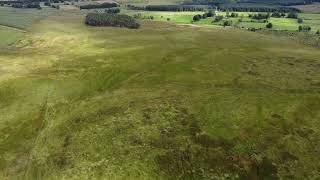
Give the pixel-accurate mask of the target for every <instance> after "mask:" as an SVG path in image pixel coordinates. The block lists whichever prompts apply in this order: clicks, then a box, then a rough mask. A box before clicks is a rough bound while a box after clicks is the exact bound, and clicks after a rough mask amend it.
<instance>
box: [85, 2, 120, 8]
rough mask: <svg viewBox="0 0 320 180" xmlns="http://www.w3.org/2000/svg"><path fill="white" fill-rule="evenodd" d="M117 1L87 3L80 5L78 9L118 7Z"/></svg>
mask: <svg viewBox="0 0 320 180" xmlns="http://www.w3.org/2000/svg"><path fill="white" fill-rule="evenodd" d="M118 6H119V5H118V4H117V3H108V2H105V3H102V4H87V5H82V6H80V9H101V8H114V7H118Z"/></svg>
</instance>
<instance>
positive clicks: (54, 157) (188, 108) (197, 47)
mask: <svg viewBox="0 0 320 180" xmlns="http://www.w3.org/2000/svg"><path fill="white" fill-rule="evenodd" d="M142 23H143V24H142V28H141V29H139V30H129V29H121V28H98V27H87V26H85V25H84V24H83V16H82V15H77V14H76V13H73V14H70V13H68V12H65V11H57V12H54V13H53V14H51V15H50V16H49V17H47V18H45V19H42V20H41V21H38V22H36V23H35V24H33V26H32V28H30V32H28V33H27V34H26V35H25V36H24V37H23V38H22V39H21V40H20V41H19V42H17V43H16V44H15V46H16V50H15V51H8V52H1V53H0V179H27V180H28V179H30V180H31V179H32V180H34V179H57V180H58V179H68V180H69V179H262V178H263V179H317V178H318V177H319V171H318V170H319V168H320V163H319V162H320V157H319V148H318V147H319V146H320V144H319V142H320V139H319V138H320V124H319V121H318V120H319V118H320V68H319V67H320V51H319V49H316V48H312V47H308V46H304V45H302V44H298V43H295V42H294V41H291V40H289V39H287V38H286V37H276V36H272V35H264V34H260V33H254V32H249V31H242V30H238V29H232V28H230V29H227V30H226V29H224V28H208V27H195V26H184V25H177V24H172V23H166V22H154V21H143V22H142Z"/></svg>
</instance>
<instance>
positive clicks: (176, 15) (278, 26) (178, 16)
mask: <svg viewBox="0 0 320 180" xmlns="http://www.w3.org/2000/svg"><path fill="white" fill-rule="evenodd" d="M124 12H125V13H127V14H130V15H134V14H141V15H142V17H143V16H146V17H148V16H153V17H154V20H156V21H168V20H167V19H168V18H169V19H170V21H171V22H174V23H181V24H198V25H219V26H222V25H223V22H224V21H232V22H233V25H235V26H238V27H244V28H265V27H266V24H267V23H263V22H261V21H258V20H252V19H251V18H249V17H248V15H249V14H255V13H254V12H250V13H248V12H237V13H238V14H239V17H237V18H231V17H229V18H227V19H224V20H222V21H219V22H213V20H214V19H213V18H207V19H202V20H200V21H198V22H192V18H193V16H194V15H196V14H201V15H202V14H203V12H163V11H131V10H129V11H124ZM230 13H231V12H230ZM217 15H221V16H225V15H226V13H225V12H219V13H218V14H217ZM299 17H300V18H302V19H304V20H305V21H304V23H301V24H299V23H298V22H297V19H289V18H270V19H269V20H268V22H271V23H272V24H273V29H274V30H288V31H297V30H298V27H299V26H300V25H309V26H311V28H312V31H313V32H316V31H317V30H318V29H320V20H319V19H320V14H306V13H300V14H299ZM240 19H241V21H242V22H239V20H240Z"/></svg>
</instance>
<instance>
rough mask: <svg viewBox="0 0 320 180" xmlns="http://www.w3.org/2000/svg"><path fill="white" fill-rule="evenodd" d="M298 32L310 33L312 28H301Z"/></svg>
mask: <svg viewBox="0 0 320 180" xmlns="http://www.w3.org/2000/svg"><path fill="white" fill-rule="evenodd" d="M298 30H299V31H300V32H309V31H311V27H310V26H299V28H298Z"/></svg>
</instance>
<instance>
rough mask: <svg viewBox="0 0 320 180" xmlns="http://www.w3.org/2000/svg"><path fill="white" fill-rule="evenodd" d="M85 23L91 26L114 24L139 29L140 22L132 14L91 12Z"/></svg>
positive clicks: (114, 25)
mask: <svg viewBox="0 0 320 180" xmlns="http://www.w3.org/2000/svg"><path fill="white" fill-rule="evenodd" d="M85 23H86V24H87V25H90V26H113V27H127V28H130V29H138V28H139V27H140V24H139V23H138V22H137V21H136V20H135V19H134V18H133V17H131V16H128V15H125V14H115V13H112V14H110V13H89V14H87V16H86V19H85Z"/></svg>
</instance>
